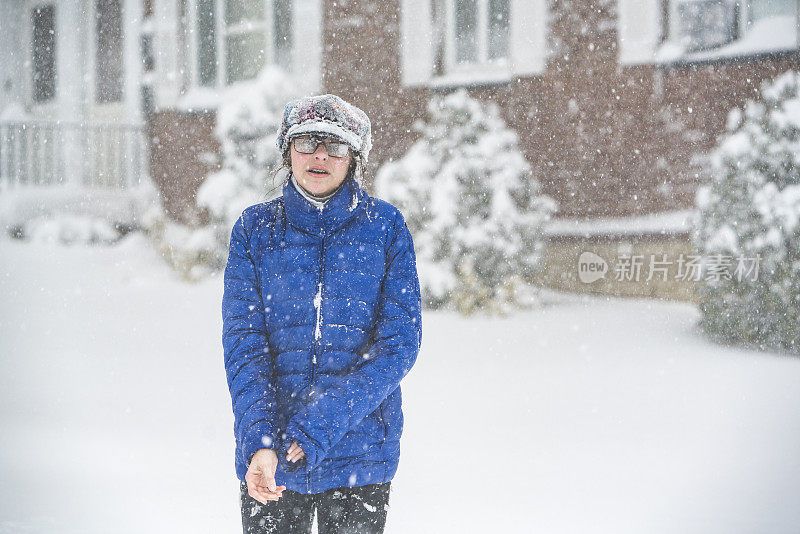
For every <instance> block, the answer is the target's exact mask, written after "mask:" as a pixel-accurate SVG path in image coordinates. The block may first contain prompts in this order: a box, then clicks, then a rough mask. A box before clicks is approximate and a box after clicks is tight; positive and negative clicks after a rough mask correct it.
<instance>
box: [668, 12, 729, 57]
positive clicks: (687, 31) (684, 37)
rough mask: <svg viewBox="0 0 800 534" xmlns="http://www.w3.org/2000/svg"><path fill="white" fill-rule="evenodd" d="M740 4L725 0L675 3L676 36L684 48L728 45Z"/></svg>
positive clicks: (691, 49) (694, 48)
mask: <svg viewBox="0 0 800 534" xmlns="http://www.w3.org/2000/svg"><path fill="white" fill-rule="evenodd" d="M738 11H739V6H738V4H737V3H736V2H732V1H727V0H722V1H720V0H692V1H688V2H686V1H683V2H680V3H679V4H678V5H677V21H676V22H677V27H676V31H677V36H678V41H679V42H680V43H681V44H683V45H684V50H686V51H687V52H693V51H695V50H707V49H709V48H716V47H718V46H721V45H723V44H727V43H729V42H731V41H733V40H734V39H736V37H737V34H738V25H737V24H736V21H737V19H738Z"/></svg>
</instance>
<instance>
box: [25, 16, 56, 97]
mask: <svg viewBox="0 0 800 534" xmlns="http://www.w3.org/2000/svg"><path fill="white" fill-rule="evenodd" d="M31 25H32V28H33V35H32V41H33V42H32V43H31V44H32V52H33V54H32V63H33V64H32V69H31V73H32V77H33V79H32V80H31V81H32V87H33V101H34V102H37V103H42V102H47V101H49V100H52V99H53V97H55V95H56V32H55V7H54V6H52V5H49V6H41V7H37V8H34V9H33V10H32V12H31Z"/></svg>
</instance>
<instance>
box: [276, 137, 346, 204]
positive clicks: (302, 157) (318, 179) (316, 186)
mask: <svg viewBox="0 0 800 534" xmlns="http://www.w3.org/2000/svg"><path fill="white" fill-rule="evenodd" d="M291 155H292V174H293V175H294V177H295V179H296V180H297V182H298V183H299V184H300V185H301V186H303V189H305V190H306V191H308V192H309V193H311V194H312V195H316V196H322V195H327V194H328V193H330V192H331V191H333V190H334V189H336V188H337V187H339V185H340V184H341V183H342V182H343V181H344V179H345V177H346V176H347V168H348V167H349V166H350V158H351V157H352V155H351V153H350V151H349V150H348V151H347V155H346V156H344V157H342V158H336V157H333V156H329V155H328V152H327V151H326V149H325V144H324V143H320V144H319V146H317V149H316V151H315V152H314V153H313V154H303V153H301V152H298V151H297V150H296V149H295V147H294V141H292V147H291Z"/></svg>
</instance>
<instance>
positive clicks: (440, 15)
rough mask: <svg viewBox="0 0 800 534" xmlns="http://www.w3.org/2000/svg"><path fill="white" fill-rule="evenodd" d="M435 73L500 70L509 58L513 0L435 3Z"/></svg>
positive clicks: (458, 0)
mask: <svg viewBox="0 0 800 534" xmlns="http://www.w3.org/2000/svg"><path fill="white" fill-rule="evenodd" d="M432 17H433V19H434V20H433V28H434V72H435V74H437V75H443V74H447V73H450V72H454V71H459V70H462V71H463V70H465V69H474V67H476V66H479V67H484V68H485V67H489V68H491V67H499V66H503V65H505V64H506V62H507V60H508V57H509V42H510V41H509V33H510V23H509V19H510V5H509V0H434V2H433V5H432Z"/></svg>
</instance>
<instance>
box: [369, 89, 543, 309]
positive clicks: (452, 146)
mask: <svg viewBox="0 0 800 534" xmlns="http://www.w3.org/2000/svg"><path fill="white" fill-rule="evenodd" d="M428 114H429V118H428V121H427V122H425V123H423V122H417V123H416V124H415V125H414V128H415V130H416V131H418V132H419V133H420V134H421V138H420V139H419V140H418V141H417V142H416V143H414V145H412V146H411V148H410V149H409V150H408V152H407V153H406V154H405V155H404V156H403V158H402V159H400V160H398V161H394V162H389V163H387V164H385V165H384V166H383V167H382V168H381V169H380V170H379V171H378V173H377V176H376V183H375V186H376V191H377V194H378V196H379V197H381V198H385V199H386V200H388V201H389V202H391V203H393V204H394V205H396V206H397V207H398V208H399V209H400V210H401V211H402V213H403V215H404V216H405V219H406V222H407V224H408V227H409V230H410V231H411V233H412V235H413V236H414V245H415V249H416V254H417V263H418V270H419V274H420V285H421V286H422V292H423V300H424V303H425V305H426V306H428V307H431V308H441V307H455V308H456V309H458V310H459V311H460V312H462V313H465V314H469V313H471V312H473V311H476V310H484V311H488V312H494V313H505V312H507V311H509V310H511V309H513V308H514V307H515V306H517V305H519V304H520V302H519V299H518V295H517V292H518V291H519V290H520V289H521V286H524V285H525V284H524V282H525V280H526V279H527V278H528V277H529V275H531V274H532V273H534V272H535V271H536V270H537V269H538V268H539V266H540V262H541V257H542V252H543V249H544V239H543V235H542V230H543V225H544V223H545V222H546V221H547V220H548V219H549V217H550V215H551V214H552V212H553V211H555V208H556V205H555V202H554V201H553V200H552V199H550V198H549V197H546V196H544V195H542V194H540V192H539V183H538V182H537V181H536V179H535V178H534V177H533V175H532V172H531V168H530V165H529V164H528V162H527V161H526V160H525V158H524V157H523V155H522V153H521V152H520V150H519V148H518V138H517V135H516V133H515V132H514V131H512V130H510V129H509V128H507V127H506V125H505V123H504V122H503V120H502V118H500V116H499V113H498V110H497V106H495V105H494V104H490V105H488V106H487V105H484V104H482V103H481V102H479V101H478V100H475V99H473V98H471V97H470V96H469V94H468V93H467V92H466V91H465V90H463V89H462V90H459V91H457V92H454V93H452V94H450V95H447V96H439V95H437V96H434V97H433V99H432V100H431V101H430V102H429V104H428Z"/></svg>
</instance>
